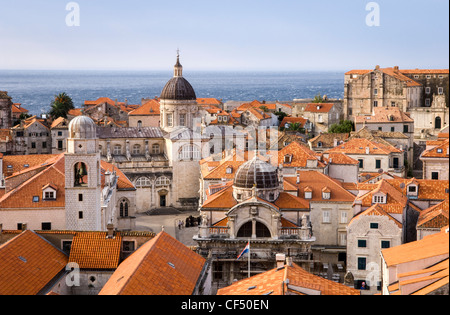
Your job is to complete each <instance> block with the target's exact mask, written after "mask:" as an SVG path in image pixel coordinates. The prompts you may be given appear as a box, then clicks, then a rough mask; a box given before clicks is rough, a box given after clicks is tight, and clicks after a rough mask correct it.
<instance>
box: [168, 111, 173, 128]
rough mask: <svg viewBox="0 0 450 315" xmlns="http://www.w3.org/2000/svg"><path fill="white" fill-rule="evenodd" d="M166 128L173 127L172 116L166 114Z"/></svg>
mask: <svg viewBox="0 0 450 315" xmlns="http://www.w3.org/2000/svg"><path fill="white" fill-rule="evenodd" d="M166 117H167V126H168V127H173V114H167V116H166Z"/></svg>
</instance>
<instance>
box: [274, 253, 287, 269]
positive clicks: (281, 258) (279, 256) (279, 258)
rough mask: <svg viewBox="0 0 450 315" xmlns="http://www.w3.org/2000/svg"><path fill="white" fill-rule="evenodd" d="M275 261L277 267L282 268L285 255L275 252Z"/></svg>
mask: <svg viewBox="0 0 450 315" xmlns="http://www.w3.org/2000/svg"><path fill="white" fill-rule="evenodd" d="M276 261H277V269H281V268H283V267H284V264H285V261H286V255H285V254H277V255H276Z"/></svg>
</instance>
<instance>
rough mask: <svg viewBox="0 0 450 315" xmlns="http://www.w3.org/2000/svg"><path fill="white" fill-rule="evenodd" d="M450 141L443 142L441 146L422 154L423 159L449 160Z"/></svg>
mask: <svg viewBox="0 0 450 315" xmlns="http://www.w3.org/2000/svg"><path fill="white" fill-rule="evenodd" d="M448 148H449V139H446V140H444V141H442V142H441V144H440V145H438V146H436V147H434V148H431V149H429V150H425V151H424V152H422V155H421V158H446V159H448V157H449V154H448Z"/></svg>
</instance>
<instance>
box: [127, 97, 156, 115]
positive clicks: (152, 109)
mask: <svg viewBox="0 0 450 315" xmlns="http://www.w3.org/2000/svg"><path fill="white" fill-rule="evenodd" d="M159 107H160V104H159V102H158V101H156V100H150V101H148V102H146V103H145V104H143V105H142V106H140V107H138V108H137V109H135V110H133V111H131V112H130V113H129V114H128V115H129V116H159V115H160V113H161V112H160V109H159Z"/></svg>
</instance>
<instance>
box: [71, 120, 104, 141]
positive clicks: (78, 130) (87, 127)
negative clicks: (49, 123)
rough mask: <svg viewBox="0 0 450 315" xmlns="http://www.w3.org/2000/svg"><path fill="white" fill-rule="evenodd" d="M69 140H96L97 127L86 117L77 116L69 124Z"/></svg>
mask: <svg viewBox="0 0 450 315" xmlns="http://www.w3.org/2000/svg"><path fill="white" fill-rule="evenodd" d="M69 138H72V139H95V138H97V125H96V124H95V122H94V121H93V120H92V119H91V118H89V117H87V116H78V117H75V118H74V119H72V120H71V122H70V124H69Z"/></svg>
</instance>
